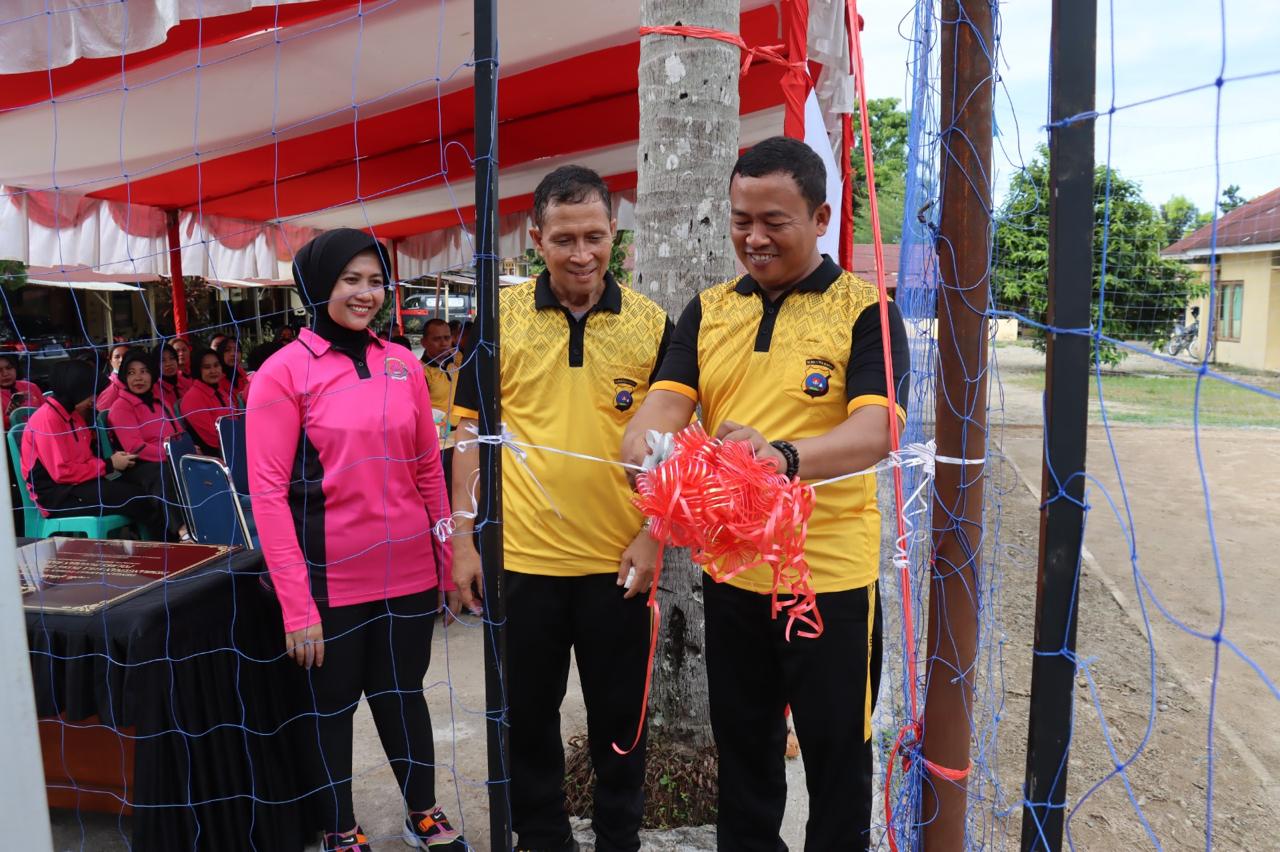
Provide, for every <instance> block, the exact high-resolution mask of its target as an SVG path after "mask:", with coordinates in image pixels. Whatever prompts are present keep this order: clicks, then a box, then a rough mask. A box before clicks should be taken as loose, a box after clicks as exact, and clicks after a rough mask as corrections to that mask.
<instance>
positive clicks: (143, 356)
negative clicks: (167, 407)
mask: <svg viewBox="0 0 1280 852" xmlns="http://www.w3.org/2000/svg"><path fill="white" fill-rule="evenodd" d="M134 363H137V364H141V365H142V366H143V367H146V369H147V372H148V373H150V374H151V387H149V388H147V389H146V390H145V391H144V392H142V393H134V390H133V388H131V387H129V381H128V379H126V378H125V376H127V375H129V365H130V364H134ZM116 378H117V379H119V380H120V387H121V389H122V390H125V391H127V392H129V393H131V394H133V395H134V396H136V397H137V398H138V399H140V400H142V402H143V404H144V405H146V407H147V408H155V407H156V396H155V389H156V368H155V366H154V365H153V363H152V356H151V354H150V353H149V352H147V350H145V349H130V350H129V351H128V352H126V353H124V360H123V361H121V362H120V369H118V370H116Z"/></svg>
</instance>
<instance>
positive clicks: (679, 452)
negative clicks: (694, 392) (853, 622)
mask: <svg viewBox="0 0 1280 852" xmlns="http://www.w3.org/2000/svg"><path fill="white" fill-rule="evenodd" d="M636 489H637V492H638V494H637V496H636V498H635V503H636V506H637V507H639V509H640V511H642V512H643V513H644V514H645V515H646V516H647V517H648V518H649V521H650V525H649V534H650V535H652V536H653V537H654V538H655V539H657V540H658V541H659V542H662V543H664V545H665V543H666V542H668V541H669V542H670V543H671V544H673V545H675V546H677V547H688V548H689V549H690V551H691V556H692V558H693V562H694V564H695V565H701V566H703V567H704V568H705V569H706V570H707V573H709V574H710V575H711V577H712V579H714V580H715V581H716V582H717V583H723V582H725V581H727V580H730V579H732V578H734V577H736V576H738V575H739V574H741V573H742V572H744V571H747V570H749V569H752V568H757V567H761V566H767V567H768V568H769V569H770V571H771V573H772V575H773V583H772V588H771V590H770V596H771V612H772V614H773V617H774V618H777V617H778V616H779V615H781V614H784V613H785V615H786V617H787V626H786V631H785V635H786V638H787V640H788V641H790V640H791V633H792V630H793V629H794V630H795V632H796V635H797V636H800V637H802V638H809V639H816V638H817V637H818V636H821V635H822V615H821V613H819V612H818V597H817V593H816V592H815V591H814V588H813V580H812V576H811V575H810V573H809V565H808V563H807V562H806V561H805V558H804V544H805V537H806V535H807V533H808V526H809V517H810V515H812V514H813V499H814V498H813V488H812V486H809V485H806V484H804V483H802V482H801V481H800V480H798V479H788V478H787V477H786V476H783V475H782V474H780V473H778V472H777V470H776V469H775V467H774V465H773V463H772V462H770V461H765V460H763V459H760V458H757V457H756V454H755V451H754V450H753V449H752V448H751V445H750V444H749V443H747V442H745V441H733V442H730V443H723V442H721V441H717V440H713V439H711V438H710V437H708V436H707V433H706V432H704V431H703V429H702V426H701V425H699V424H697V423H694V424H692V425H690V426H688V427H686V428H685V429H683V430H682V431H680V432H679V433H678V434H677V435H676V436H675V451H674V452H673V453H672V455H671V457H670V458H668V459H667V460H666V461H664V462H663V463H662V464H661V465H659V466H658V467H657V468H656V469H655V470H652V471H649V472H647V473H642V474H640V476H638V477H637V478H636ZM661 573H662V548H659V551H658V564H657V565H656V566H655V568H654V576H653V585H652V586H650V588H649V608H650V610H651V611H652V613H653V617H652V619H651V623H650V633H649V663H648V671H647V674H646V676H645V684H644V703H643V704H642V705H641V708H640V723H639V725H638V726H637V730H636V737H635V740H634V741H633V742H632V744H631V746H630V748H628V749H626V750H625V751H624V750H623V749H622V748H620V747H619V746H618V744H617V743H614V744H613V748H614V751H616V752H618V753H619V754H626V753H628V752H630V751H631V749H633V748H635V747H636V745H637V744H638V743H639V742H640V736H641V734H642V732H643V731H644V722H645V715H646V713H647V711H648V707H649V691H650V688H651V686H652V683H653V664H654V658H655V657H656V655H657V648H658V634H659V630H660V628H661V621H662V613H661V610H660V608H659V606H658V599H657V591H658V580H659V578H660V577H661Z"/></svg>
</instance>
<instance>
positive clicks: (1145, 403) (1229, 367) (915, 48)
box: [877, 2, 1280, 849]
mask: <svg viewBox="0 0 1280 852" xmlns="http://www.w3.org/2000/svg"><path fill="white" fill-rule="evenodd" d="M944 5H945V4H938V3H934V2H921V3H916V4H914V10H913V15H912V16H910V17H908V18H906V19H905V20H904V24H903V31H904V33H906V32H909V38H910V42H909V47H908V50H909V53H910V61H909V70H910V74H911V82H910V85H909V87H908V88H909V92H910V117H911V125H910V128H911V129H910V163H909V167H908V169H907V180H906V193H905V202H904V219H903V227H902V235H903V236H902V248H901V265H900V272H899V285H898V292H897V296H896V298H897V301H898V302H899V304H900V305H901V307H902V309H903V313H904V314H905V315H906V316H907V317H908V322H909V325H910V327H911V328H912V330H913V338H912V343H913V349H912V352H913V365H912V366H913V386H912V399H911V408H910V412H911V417H910V420H909V422H910V424H911V426H910V429H911V430H912V431H911V432H910V433H909V434H908V435H907V436H906V439H907V440H913V439H914V440H923V439H926V438H928V437H931V436H932V434H933V431H932V430H933V427H934V422H933V421H934V415H935V412H937V411H938V398H937V394H936V393H935V390H934V389H935V387H936V385H935V382H934V379H935V378H936V369H937V359H938V352H937V348H936V336H935V328H936V326H935V319H934V318H935V317H936V316H937V311H938V307H937V303H938V299H939V292H940V291H941V289H942V288H945V287H957V286H959V287H965V286H973V282H956V281H953V280H950V279H949V278H948V275H947V271H946V270H941V269H939V267H938V261H937V256H938V253H937V248H938V226H939V217H940V215H941V214H940V210H939V202H938V199H939V192H940V189H939V180H940V175H941V174H942V173H943V172H944V171H945V169H944V166H945V162H946V159H947V157H948V153H947V150H946V149H945V147H943V146H942V144H941V140H942V134H943V131H945V130H946V129H947V128H943V127H940V125H939V114H940V112H941V104H940V97H941V90H940V85H939V80H940V79H941V77H943V76H945V75H949V74H952V73H953V70H954V69H949V68H941V67H940V64H941V42H942V40H943V39H944V38H946V36H945V35H944V34H943V25H944V17H945V15H946V12H945V11H944V8H943V6H944ZM965 5H966V4H960V6H961V7H962V8H963V6H965ZM1121 6H1123V8H1121ZM1130 6H1131V4H1130ZM1130 6H1124V4H1113V3H1103V4H1100V8H1099V25H1098V47H1097V51H1098V63H1097V67H1098V87H1097V109H1096V113H1093V114H1087V115H1082V116H1076V117H1074V118H1073V119H1071V120H1072V121H1093V122H1094V123H1095V127H1096V151H1095V161H1096V163H1097V167H1096V172H1095V175H1094V179H1093V186H1094V217H1093V221H1092V222H1091V223H1088V224H1089V225H1090V226H1091V227H1092V228H1093V251H1094V257H1093V282H1092V305H1091V323H1090V326H1089V327H1088V328H1087V329H1060V328H1053V327H1051V326H1050V325H1049V321H1048V314H1047V307H1048V287H1047V275H1048V251H1049V239H1050V232H1049V209H1050V185H1049V161H1050V156H1051V152H1050V150H1049V147H1048V145H1049V132H1050V122H1049V120H1048V117H1047V110H1046V100H1047V95H1048V93H1049V85H1048V83H1049V72H1050V68H1049V65H1048V64H1047V63H1046V60H1045V57H1047V56H1048V52H1049V51H1048V48H1049V23H1050V17H1049V11H1048V9H1047V8H1046V9H1041V10H1034V11H1033V10H1030V9H1023V8H1020V7H1017V8H1015V7H1014V6H1012V5H1009V6H1004V5H1002V6H1001V7H1000V8H999V9H998V10H997V12H998V17H997V21H996V27H995V33H996V38H995V41H994V43H992V44H991V46H990V51H989V54H988V55H986V56H979V57H971V61H977V62H980V63H984V64H985V65H986V66H988V67H991V68H992V69H993V73H994V74H995V75H996V77H995V86H994V93H995V103H994V112H995V133H996V136H995V145H994V151H995V154H994V158H993V160H994V162H993V165H992V170H991V173H990V189H991V194H992V199H993V203H992V207H991V209H990V211H989V219H990V234H991V241H990V245H989V246H988V247H985V248H984V247H981V246H969V247H967V249H968V250H969V251H978V250H981V251H989V257H990V263H989V267H988V269H989V279H988V280H987V281H985V282H982V283H981V284H980V285H978V286H981V287H984V288H986V289H987V291H988V296H989V304H990V308H989V309H988V311H987V320H988V328H989V338H988V339H987V340H986V341H982V342H978V341H974V345H982V346H985V347H986V349H987V356H988V362H987V363H988V368H987V371H986V372H985V373H984V374H982V375H973V376H971V377H968V379H969V381H971V382H972V383H975V384H976V383H987V387H988V390H989V405H988V408H987V410H986V412H985V422H986V424H987V425H986V430H987V435H988V440H989V456H988V465H987V468H986V482H985V485H984V489H983V490H984V501H985V525H984V536H985V537H984V538H983V540H982V546H981V550H980V556H981V568H980V570H978V571H977V573H976V576H977V580H978V583H979V586H978V588H976V589H974V600H975V602H976V606H977V611H978V624H979V642H978V652H977V655H976V658H975V660H974V663H973V667H972V669H971V670H969V671H967V672H964V673H963V674H964V676H966V677H968V678H970V679H971V681H972V683H973V686H974V693H973V704H972V706H971V707H969V708H967V710H966V712H967V714H968V716H969V721H970V723H971V726H972V731H973V736H972V743H971V748H972V750H971V754H972V768H971V771H970V774H969V776H968V779H967V796H968V808H967V819H966V837H965V847H966V848H1027V847H1026V846H1025V845H1021V844H1022V843H1026V842H1030V843H1031V844H1032V845H1033V847H1034V848H1044V847H1043V846H1042V845H1037V844H1043V843H1044V842H1045V839H1044V836H1043V834H1042V833H1041V828H1040V827H1039V826H1036V825H1034V824H1033V825H1032V827H1031V829H1030V832H1031V833H1030V834H1029V835H1028V834H1027V833H1025V832H1026V828H1025V827H1024V823H1023V813H1024V809H1025V808H1026V806H1027V805H1029V804H1031V805H1044V804H1046V803H1044V802H1030V803H1029V802H1028V801H1027V798H1026V797H1027V793H1026V789H1027V788H1026V787H1025V778H1026V772H1027V757H1026V755H1027V718H1028V713H1029V710H1030V707H1031V706H1032V705H1033V704H1034V702H1036V700H1037V696H1036V695H1035V694H1033V693H1032V691H1031V678H1030V673H1031V665H1032V661H1033V658H1034V652H1033V650H1032V642H1033V637H1034V635H1035V629H1036V625H1035V612H1036V603H1037V600H1036V581H1037V560H1038V555H1039V549H1040V547H1041V546H1042V543H1041V542H1040V535H1041V532H1040V512H1041V510H1042V509H1043V508H1044V507H1045V506H1047V505H1050V504H1051V503H1052V502H1053V501H1055V500H1063V499H1068V498H1067V497H1066V496H1065V490H1064V489H1065V488H1066V487H1067V484H1068V483H1070V482H1071V481H1072V480H1073V479H1074V480H1078V479H1079V478H1080V477H1083V478H1084V481H1085V483H1086V484H1085V496H1084V503H1083V506H1084V509H1085V511H1086V515H1085V518H1086V521H1085V528H1084V550H1083V556H1082V559H1081V563H1080V565H1079V592H1078V596H1077V597H1076V599H1075V600H1072V601H1070V602H1069V604H1070V606H1071V607H1073V608H1074V610H1075V613H1076V617H1077V618H1078V624H1079V627H1078V630H1079V633H1078V639H1077V642H1076V647H1075V649H1074V650H1070V649H1069V648H1068V647H1067V644H1066V637H1065V636H1063V637H1060V642H1061V644H1060V645H1059V646H1058V647H1059V650H1057V651H1056V652H1054V653H1055V655H1056V656H1061V657H1062V658H1064V659H1066V660H1068V661H1069V663H1070V664H1071V665H1072V666H1073V667H1074V669H1075V698H1074V705H1073V707H1072V713H1071V716H1070V722H1069V728H1066V729H1064V730H1062V731H1061V732H1060V735H1061V737H1062V738H1063V741H1064V742H1066V743H1067V744H1068V745H1069V759H1068V760H1067V761H1066V762H1064V763H1063V765H1062V766H1061V772H1062V773H1065V776H1066V779H1067V782H1066V798H1065V822H1066V824H1065V840H1066V843H1067V844H1068V845H1071V847H1072V848H1086V849H1088V848H1121V847H1124V848H1157V849H1167V848H1180V847H1182V846H1184V845H1185V846H1188V847H1191V846H1196V847H1206V848H1209V847H1217V848H1237V847H1250V846H1257V845H1260V844H1261V845H1265V844H1266V843H1267V842H1268V841H1267V839H1266V838H1268V837H1269V836H1270V835H1271V833H1272V832H1273V830H1274V827H1273V823H1272V818H1271V817H1270V816H1268V815H1267V814H1266V811H1268V810H1269V808H1268V807H1267V806H1266V805H1265V804H1264V803H1265V802H1266V801H1267V800H1268V798H1269V796H1270V795H1271V794H1270V793H1269V792H1268V791H1269V790H1270V789H1271V787H1272V785H1273V782H1272V780H1271V777H1272V773H1273V771H1274V766H1275V761H1276V758H1277V754H1276V753H1275V750H1274V749H1273V748H1272V747H1271V746H1270V745H1269V744H1268V743H1267V742H1264V739H1265V738H1261V739H1260V738H1259V737H1257V736H1256V735H1255V734H1254V733H1253V732H1254V731H1255V730H1256V726H1257V725H1258V723H1259V721H1260V720H1262V719H1265V718H1274V717H1275V715H1276V713H1277V712H1278V711H1280V705H1278V704H1277V699H1280V692H1277V688H1276V680H1275V678H1276V672H1277V666H1278V665H1280V660H1278V659H1277V658H1276V656H1275V653H1274V647H1273V643H1271V642H1270V641H1269V640H1268V639H1266V638H1265V628H1264V627H1263V625H1264V624H1265V623H1266V621H1267V616H1266V614H1265V611H1264V607H1265V606H1266V604H1265V603H1264V601H1266V600H1268V598H1269V596H1268V594H1267V591H1266V587H1267V586H1268V585H1269V581H1267V580H1265V579H1262V578H1261V576H1260V570H1259V568H1260V566H1261V565H1262V564H1264V563H1265V562H1266V560H1267V557H1266V551H1267V550H1268V548H1269V545H1268V535H1267V534H1265V533H1260V531H1259V528H1258V525H1259V524H1265V523H1266V522H1265V521H1263V519H1262V515H1261V514H1259V508H1258V507H1259V503H1258V499H1259V494H1260V493H1262V491H1265V489H1266V488H1268V487H1269V484H1268V483H1269V482H1270V481H1271V480H1272V478H1273V477H1274V474H1275V471H1274V470H1270V471H1269V469H1270V468H1271V467H1273V465H1271V464H1270V462H1269V461H1265V460H1264V459H1266V458H1267V457H1268V456H1269V455H1271V450H1272V449H1274V446H1273V445H1274V444H1275V441H1276V440H1277V433H1276V432H1275V431H1274V430H1275V427H1276V426H1277V424H1280V405H1277V392H1278V391H1280V384H1277V373H1276V371H1277V369H1280V361H1276V360H1275V359H1274V358H1270V360H1268V359H1269V357H1270V356H1268V355H1267V354H1266V350H1267V347H1269V346H1271V345H1272V342H1273V341H1274V340H1275V339H1276V338H1275V327H1274V325H1273V324H1272V322H1271V320H1270V318H1269V316H1270V315H1269V314H1268V311H1270V310H1272V309H1273V304H1274V303H1273V302H1272V301H1270V300H1271V299H1272V298H1273V296H1272V295H1269V294H1274V292H1275V290H1274V286H1275V285H1274V283H1273V282H1274V280H1275V279H1274V276H1275V272H1274V269H1275V264H1276V260H1275V259H1276V257H1278V256H1280V255H1277V254H1275V249H1276V248H1278V247H1280V246H1277V245H1274V243H1275V241H1276V239H1277V237H1278V232H1277V231H1276V230H1275V221H1276V220H1275V219H1274V215H1275V214H1274V210H1275V209H1276V207H1275V205H1276V202H1275V200H1274V199H1275V197H1276V194H1277V191H1276V189H1275V186H1274V184H1273V182H1269V179H1270V177H1271V176H1273V175H1274V170H1273V168H1272V166H1273V165H1274V161H1275V158H1276V157H1277V156H1280V154H1277V149H1276V146H1275V142H1274V138H1273V137H1274V134H1272V133H1270V130H1271V129H1274V126H1275V122H1276V121H1277V120H1280V119H1278V118H1277V117H1276V116H1274V115H1271V114H1270V111H1269V108H1262V107H1261V106H1260V104H1261V103H1262V102H1263V101H1264V100H1266V98H1267V96H1266V95H1265V94H1264V93H1265V92H1268V91H1270V90H1272V89H1274V86H1275V79H1276V75H1277V74H1278V73H1280V69H1277V68H1276V67H1275V61H1274V57H1273V56H1271V55H1268V53H1267V52H1266V51H1265V50H1263V49H1261V47H1260V41H1259V38H1260V37H1261V36H1260V33H1261V31H1262V30H1267V29H1271V30H1272V32H1274V28H1273V27H1272V26H1271V25H1270V23H1269V22H1267V23H1264V22H1263V21H1262V20H1261V19H1259V18H1258V17H1257V16H1256V15H1252V14H1250V10H1248V9H1244V8H1238V7H1236V6H1234V5H1233V4H1210V6H1209V7H1208V8H1196V9H1194V10H1193V9H1169V8H1167V7H1165V6H1163V5H1162V6H1160V7H1159V8H1157V7H1155V6H1152V7H1150V8H1148V7H1147V6H1146V5H1145V4H1138V7H1133V8H1131V7H1130ZM907 23H910V27H909V28H908V26H907ZM960 26H965V19H964V16H963V15H961V22H960ZM1193 31H1194V32H1195V33H1196V34H1197V35H1196V37H1195V38H1194V39H1188V38H1187V37H1186V35H1185V34H1186V33H1189V32H1193ZM1193 42H1194V43H1193ZM968 94H969V95H970V96H972V93H968ZM965 96H966V93H963V92H958V93H957V97H960V98H964V97H965ZM958 144H965V142H964V140H963V139H961V140H960V141H959V143H958ZM1076 224H1078V223H1076ZM1060 227H1062V224H1061V223H1060ZM1053 333H1058V334H1082V333H1083V334H1087V335H1088V336H1089V338H1090V340H1091V343H1092V356H1091V376H1090V398H1089V412H1088V427H1087V435H1086V436H1083V437H1084V438H1085V441H1086V445H1087V462H1086V467H1085V470H1083V471H1074V470H1073V471H1064V470H1048V471H1045V472H1044V473H1043V475H1042V465H1043V457H1044V448H1045V427H1046V424H1045V420H1044V394H1045V393H1046V390H1049V391H1051V388H1048V389H1046V364H1045V356H1044V343H1045V338H1046V335H1049V334H1053ZM905 473H906V476H907V480H908V483H907V492H908V493H909V494H910V493H912V492H913V491H914V490H915V489H916V488H917V487H924V488H925V490H926V491H927V490H929V489H928V483H927V481H926V480H925V479H924V473H923V472H922V470H921V469H919V468H917V469H914V470H908V471H905ZM1260 489H1261V490H1260ZM1249 507H1252V508H1249ZM916 508H917V510H918V512H919V515H918V519H917V521H916V522H915V524H914V525H913V527H914V537H913V538H912V541H911V545H912V546H911V548H910V550H909V552H910V554H911V564H912V566H913V572H912V576H913V584H912V594H913V595H914V596H915V597H914V598H913V604H914V609H915V611H916V612H923V611H924V609H925V608H926V607H927V605H928V601H927V597H925V595H926V594H927V593H926V592H925V590H927V588H928V585H929V576H930V568H931V556H932V551H931V548H930V541H929V530H930V514H929V501H928V500H924V501H922V502H921V503H920V504H918V505H917V506H916ZM935 511H936V510H935ZM1264 514H1265V512H1264ZM932 524H933V528H934V530H935V532H936V531H937V529H938V528H939V527H938V525H939V519H938V516H937V515H936V514H934V516H933V518H932ZM884 586H885V587H886V588H885V594H886V596H888V595H890V594H891V593H894V594H898V595H899V597H900V596H901V590H900V589H894V588H893V586H892V585H891V584H889V583H887V582H886V583H885V584H884ZM898 605H899V608H900V601H899V602H898ZM893 611H894V608H893V606H892V605H890V607H889V609H888V612H889V613H890V614H892V613H893ZM917 628H918V629H917V635H915V636H901V630H898V631H896V632H897V633H898V642H899V643H900V645H899V647H898V648H897V654H896V655H895V654H891V653H887V654H886V665H887V670H886V679H885V686H884V688H883V689H882V695H881V701H882V703H881V707H880V709H879V711H878V713H877V716H878V719H877V731H878V738H877V743H878V745H879V747H880V752H881V755H882V758H883V760H884V761H886V762H887V761H888V760H889V759H890V757H889V755H890V747H891V746H892V744H893V737H894V735H895V734H896V732H897V730H898V727H899V726H900V724H901V720H902V718H903V714H904V713H907V712H909V710H908V708H909V706H910V702H909V701H908V700H907V698H908V695H909V692H908V691H909V690H912V689H915V690H921V689H922V688H923V682H919V683H914V684H913V683H910V682H909V681H908V680H907V678H906V666H905V659H906V657H905V655H908V654H913V655H915V657H916V659H918V660H920V661H921V666H922V668H921V671H922V672H923V671H924V667H925V666H926V665H928V663H929V662H931V661H929V660H928V658H927V653H926V650H925V648H926V645H925V638H924V629H923V628H922V627H920V624H919V619H917ZM894 633H895V631H894V630H892V629H889V630H887V631H886V637H887V641H889V642H891V641H892V639H893V636H894ZM1049 641H1050V644H1051V645H1052V642H1053V640H1052V639H1050V640H1049ZM890 671H891V672H892V673H893V675H895V676H890ZM935 676H939V673H938V672H936V671H935ZM947 676H955V673H950V672H949V673H948V674H947ZM883 765H884V764H881V771H883ZM898 769H899V772H897V773H895V775H894V777H893V780H892V785H893V789H892V790H891V795H890V799H891V801H892V802H893V820H892V825H891V826H890V828H891V829H892V831H893V832H894V834H895V836H896V840H897V842H898V844H899V848H905V847H906V846H907V845H909V844H910V843H918V842H920V841H919V839H920V837H921V836H922V834H923V832H925V831H926V830H927V829H928V824H929V823H930V822H931V820H932V818H933V817H932V815H931V814H929V813H926V812H925V809H924V804H923V797H922V790H925V789H927V787H928V786H929V785H942V784H948V783H951V782H949V781H947V780H945V779H944V778H940V777H938V776H937V775H936V774H934V773H931V772H929V771H928V770H927V769H925V768H923V767H922V766H921V765H920V763H919V762H918V761H916V762H909V763H908V764H907V767H906V769H907V771H906V773H905V774H904V773H902V772H901V769H902V767H898ZM880 843H881V846H880V848H886V847H887V838H884V837H882V838H881V839H880Z"/></svg>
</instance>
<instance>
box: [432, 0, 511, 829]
mask: <svg viewBox="0 0 1280 852" xmlns="http://www.w3.org/2000/svg"><path fill="white" fill-rule="evenodd" d="M475 89H476V104H475V112H476V119H475V124H476V128H475V130H476V140H475V163H476V242H475V262H476V289H477V296H478V297H479V299H478V301H479V303H478V307H477V311H476V335H477V340H478V341H480V345H478V346H476V347H475V352H474V355H473V356H472V357H475V358H476V359H477V360H478V364H477V366H478V368H479V371H480V431H481V434H483V435H493V434H497V433H498V432H500V431H501V426H500V424H501V422H502V401H501V399H500V398H499V390H500V384H499V377H498V351H499V350H498V345H499V339H498V256H497V255H498V120H497V104H498V4H497V0H475ZM445 304H446V305H448V299H447V298H446V300H445ZM479 449H480V476H481V488H480V505H479V507H478V518H477V527H476V528H477V531H478V539H477V544H478V545H479V548H480V561H481V564H482V565H483V569H484V617H485V632H484V655H485V667H484V686H485V711H486V713H487V715H488V724H487V727H488V746H489V848H490V849H494V850H499V849H501V850H506V849H510V848H511V795H510V792H511V791H510V780H509V779H510V777H511V769H510V767H511V761H510V754H509V752H508V749H507V694H506V693H507V688H506V686H507V679H506V666H507V649H506V627H505V624H506V602H505V601H504V599H503V590H502V524H501V520H502V456H501V453H502V448H501V447H497V446H494V445H492V444H480V445H479Z"/></svg>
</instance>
